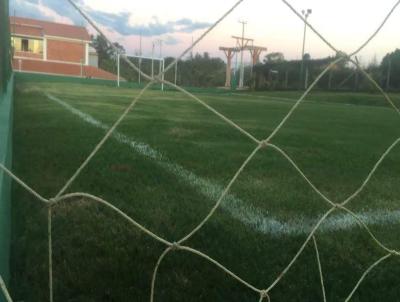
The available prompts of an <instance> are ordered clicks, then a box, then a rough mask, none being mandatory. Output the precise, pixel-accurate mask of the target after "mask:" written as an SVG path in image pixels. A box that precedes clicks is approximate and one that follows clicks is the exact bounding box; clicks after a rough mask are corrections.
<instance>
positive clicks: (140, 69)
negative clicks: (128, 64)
mask: <svg viewBox="0 0 400 302" xmlns="http://www.w3.org/2000/svg"><path fill="white" fill-rule="evenodd" d="M139 56H140V57H141V56H142V33H140V37H139ZM141 82H142V59H141V58H139V85H140V84H141Z"/></svg>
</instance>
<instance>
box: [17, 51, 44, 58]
mask: <svg viewBox="0 0 400 302" xmlns="http://www.w3.org/2000/svg"><path fill="white" fill-rule="evenodd" d="M14 56H16V57H24V58H34V59H43V55H42V54H37V53H33V52H28V51H16V52H15V53H14Z"/></svg>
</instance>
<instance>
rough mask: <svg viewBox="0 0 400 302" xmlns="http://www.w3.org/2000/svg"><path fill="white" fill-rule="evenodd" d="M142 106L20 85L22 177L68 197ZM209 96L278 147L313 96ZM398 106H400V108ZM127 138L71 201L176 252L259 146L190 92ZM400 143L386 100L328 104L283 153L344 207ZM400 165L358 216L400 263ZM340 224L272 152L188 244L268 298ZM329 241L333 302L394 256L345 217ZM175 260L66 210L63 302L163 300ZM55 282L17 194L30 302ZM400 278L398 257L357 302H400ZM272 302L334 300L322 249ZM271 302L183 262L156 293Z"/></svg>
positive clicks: (102, 94)
mask: <svg viewBox="0 0 400 302" xmlns="http://www.w3.org/2000/svg"><path fill="white" fill-rule="evenodd" d="M138 93H139V91H138V90H133V89H117V88H111V87H105V86H93V85H91V86H85V85H80V84H68V83H46V82H42V83H35V82H29V81H19V82H17V87H16V99H15V121H14V161H13V171H14V172H15V173H16V174H17V175H18V176H19V177H20V178H21V179H23V180H24V181H25V182H26V183H28V184H29V185H30V186H31V187H33V188H34V189H35V190H37V191H38V192H39V193H41V194H42V195H44V196H46V197H53V196H54V195H55V194H56V193H57V192H58V191H59V190H60V189H61V187H62V186H63V185H64V184H65V182H66V181H67V180H68V178H69V177H70V176H71V175H72V174H73V173H74V172H75V170H76V169H77V168H78V167H79V165H80V164H81V163H82V162H83V160H84V159H85V158H86V157H87V156H88V154H89V153H90V152H91V151H92V149H93V148H94V146H95V145H96V144H97V143H98V142H99V140H100V139H101V138H102V137H103V136H104V134H105V130H104V129H105V128H106V127H107V126H110V125H112V123H113V122H114V121H115V120H116V119H117V118H118V117H119V115H120V114H121V113H122V112H123V110H124V109H125V108H126V106H127V105H128V104H129V103H130V102H131V100H132V99H133V98H134V97H135V96H136V95H137V94H138ZM49 95H50V96H51V97H50V98H49ZM197 95H198V96H199V97H200V98H202V99H203V100H204V101H205V102H206V103H207V104H209V105H210V106H212V107H214V108H215V109H217V110H218V111H219V112H221V113H222V114H224V115H226V116H227V117H228V118H230V119H232V120H233V121H234V122H236V123H237V124H238V125H240V126H241V127H243V128H244V129H245V130H247V131H249V132H250V133H251V134H252V135H254V136H255V137H257V138H258V139H263V138H266V137H267V136H268V135H269V134H270V133H271V132H272V131H273V130H274V128H275V127H276V126H277V125H278V124H279V122H280V121H281V119H282V118H283V117H284V116H285V115H286V114H287V112H288V111H289V110H290V108H291V106H293V104H294V101H295V99H296V97H299V95H300V93H298V92H286V93H283V92H280V93H279V92H274V93H268V94H267V93H243V94H240V93H239V94H231V93H226V94H214V95H213V94H207V93H198V94H197ZM393 98H394V100H395V101H396V103H400V96H399V95H393ZM117 131H118V133H119V136H114V137H112V138H111V139H110V140H109V141H108V142H107V143H106V145H105V146H104V148H103V149H101V151H100V152H99V153H98V154H97V155H96V156H95V157H94V159H93V160H92V161H91V162H90V164H89V165H88V167H87V168H86V169H85V170H84V171H83V173H82V174H81V175H80V176H79V178H78V179H77V181H76V182H75V183H74V184H73V186H72V187H71V188H70V189H69V191H68V192H87V193H91V194H94V195H96V196H100V197H102V198H104V199H106V200H108V201H110V202H111V203H112V204H113V205H115V206H117V207H118V208H120V209H121V210H123V211H124V212H126V213H127V214H128V215H129V216H131V217H132V218H134V219H135V220H136V221H138V222H139V223H141V224H143V225H145V226H146V227H147V228H149V229H150V230H151V231H153V232H154V233H156V234H158V235H159V236H162V237H163V238H166V239H168V240H169V241H171V242H173V241H176V240H179V239H181V238H182V237H183V236H184V235H186V234H187V233H189V232H190V231H191V230H192V229H193V228H194V227H195V226H196V225H197V224H198V223H199V222H200V221H201V220H202V219H203V218H204V217H205V216H206V215H207V213H208V212H209V211H210V209H211V208H212V206H213V205H214V204H215V196H217V195H218V194H217V193H218V192H220V190H221V189H223V188H224V187H225V186H226V185H227V184H228V182H229V181H230V179H231V178H232V176H233V175H234V174H235V172H236V171H237V170H238V168H239V167H240V166H241V164H242V163H243V161H244V160H245V159H246V158H247V157H248V155H249V154H250V153H251V151H252V150H253V149H254V148H255V147H256V146H255V144H254V143H253V142H252V141H251V140H249V139H248V138H247V137H245V136H243V135H242V134H241V133H239V132H238V131H237V130H235V129H233V128H232V127H230V126H229V125H227V124H226V123H225V122H223V121H222V120H221V119H219V118H218V117H216V116H215V115H213V114H212V113H211V112H209V111H208V110H206V109H205V108H204V107H202V106H201V105H199V104H198V103H196V102H195V101H193V100H191V99H189V98H188V97H186V96H185V95H183V94H181V93H178V92H167V93H161V92H158V91H148V92H146V93H145V94H144V96H143V98H142V99H141V101H140V102H139V103H138V104H137V106H136V107H135V108H134V110H133V111H132V112H130V113H129V115H128V117H127V118H126V119H125V120H124V121H123V123H122V124H121V126H120V127H118V129H117ZM399 137H400V118H399V116H398V114H397V113H396V112H395V111H394V110H393V109H391V108H389V107H388V106H387V105H386V103H385V100H384V98H383V97H382V96H380V95H378V94H376V95H373V94H361V93H360V94H354V93H327V92H314V93H312V94H311V95H310V96H308V97H307V100H306V101H305V102H304V103H303V104H302V105H301V106H300V107H299V109H298V110H297V111H296V112H295V114H294V115H293V116H292V117H291V118H290V120H289V121H288V122H287V124H286V125H285V126H284V127H283V129H282V130H281V132H280V133H279V134H278V135H277V136H276V137H275V138H274V139H273V143H274V144H276V145H278V146H279V147H281V148H282V149H283V150H285V152H287V154H288V155H289V156H291V157H292V158H293V159H294V160H295V162H296V163H297V164H298V165H299V167H300V168H301V169H302V170H303V171H304V173H305V174H306V175H307V176H308V177H309V179H310V180H311V181H312V182H313V183H314V184H315V185H316V186H317V187H318V188H319V189H320V190H321V191H322V192H323V193H324V194H326V195H327V196H328V197H330V198H331V199H333V200H335V201H336V202H340V201H343V200H344V199H345V198H346V197H348V196H349V195H351V194H352V193H353V192H354V191H355V190H356V189H357V188H358V187H359V186H360V185H361V184H362V182H363V181H364V180H365V178H366V177H367V175H368V173H369V172H370V171H371V170H372V168H373V166H374V165H375V164H376V162H377V161H378V160H379V158H380V157H381V156H382V154H383V153H384V152H385V151H386V149H387V148H388V147H389V146H390V145H391V144H392V143H393V142H394V140H395V139H397V138H399ZM140 143H141V144H140ZM399 151H400V149H399V148H398V147H396V148H395V149H394V150H393V152H391V153H390V154H389V156H388V157H387V158H386V159H385V161H384V162H383V163H382V165H381V166H380V168H379V169H378V170H377V172H376V174H375V175H374V177H373V178H372V180H371V182H370V183H369V184H368V186H367V187H366V189H365V190H364V191H363V192H362V193H361V194H360V195H359V196H358V197H357V198H356V199H355V200H353V201H352V202H351V204H350V205H349V208H350V209H352V210H353V211H355V212H356V213H358V214H360V215H361V216H362V217H363V219H364V221H365V222H366V223H368V225H369V226H370V227H371V229H372V230H373V231H374V233H375V234H376V236H377V237H378V238H379V239H380V240H382V242H383V243H384V244H386V245H388V246H389V247H390V248H392V249H400V237H399V231H400V212H399V210H400V209H399V196H400V186H399V175H400V165H399V164H400V152H399ZM154 154H156V155H154ZM328 209H329V206H328V205H327V203H326V202H325V201H323V200H322V199H321V198H320V197H319V196H318V195H317V194H316V193H315V192H314V191H313V190H312V189H311V188H310V186H309V185H308V184H307V183H306V182H305V181H304V180H303V179H302V178H301V176H300V175H299V174H298V173H297V172H296V171H295V169H294V168H293V167H292V166H291V165H290V164H289V163H288V161H287V160H286V159H285V158H283V157H282V156H281V155H280V154H279V153H277V152H276V151H274V150H272V149H265V150H261V151H260V152H259V153H258V154H257V155H256V157H255V159H254V160H253V161H252V162H251V163H250V164H249V166H248V167H247V168H246V169H245V170H244V172H243V173H242V174H241V176H240V177H239V179H238V181H237V182H236V183H235V185H234V186H233V188H232V190H231V195H230V198H227V199H226V200H225V201H224V203H223V205H222V207H221V208H220V209H218V211H217V212H216V215H215V216H213V217H212V218H211V220H210V221H209V222H208V223H207V224H206V225H205V226H204V228H203V229H201V230H200V231H199V232H198V233H197V234H196V235H195V236H194V237H192V238H191V239H190V240H189V241H188V242H187V243H186V245H189V246H191V247H193V248H196V249H198V250H200V251H201V252H203V253H205V254H207V255H209V256H211V257H212V258H214V259H215V260H217V261H218V262H220V263H221V264H223V265H224V266H226V267H227V268H229V269H230V270H232V271H233V272H235V273H236V274H237V275H238V276H240V277H241V278H243V279H244V280H246V281H248V282H250V283H251V284H253V285H254V286H257V287H259V288H267V287H268V286H269V285H270V284H271V283H272V282H273V281H274V280H275V279H276V278H277V277H278V275H279V274H280V273H281V272H282V270H283V269H284V268H285V267H286V265H287V264H288V263H289V262H290V261H291V259H292V258H293V257H294V255H295V254H296V253H297V251H298V249H299V248H300V246H301V245H302V243H303V242H304V240H305V239H306V237H307V236H308V233H309V232H310V230H311V227H312V225H313V224H315V223H316V222H317V220H318V219H319V218H320V217H321V216H322V215H323V214H324V213H325V212H326V211H327V210H328ZM316 237H317V240H318V243H319V250H320V256H321V263H322V269H323V272H324V277H325V285H326V292H327V300H328V301H332V302H333V301H343V300H344V299H345V298H346V297H347V296H348V295H349V293H350V292H351V290H352V289H353V288H354V286H355V285H356V283H357V281H358V280H359V279H360V277H361V275H362V274H363V273H364V272H365V270H366V269H367V268H368V267H369V266H370V265H371V264H373V263H374V262H375V261H376V260H378V259H379V258H380V257H382V256H383V255H385V252H384V251H382V250H381V249H380V248H378V247H377V245H376V244H374V243H373V242H372V240H371V238H370V237H369V236H368V234H367V233H366V232H365V230H364V229H361V228H360V227H359V226H357V224H356V223H355V221H354V220H353V219H352V218H350V217H349V216H348V215H345V214H344V213H341V212H337V213H335V214H333V215H332V216H331V217H329V221H327V222H326V223H325V224H324V225H322V227H321V229H320V230H319V231H318V232H317V233H316ZM164 249H165V246H163V245H162V244H160V243H158V242H156V241H154V240H153V239H152V238H150V237H148V236H147V235H145V234H143V233H142V232H140V231H139V230H137V229H135V228H134V227H132V225H130V224H128V223H127V222H126V221H124V220H122V219H121V218H120V217H119V216H117V215H116V214H114V213H113V212H111V211H110V210H108V209H106V208H104V207H102V206H99V205H96V204H95V203H93V202H90V201H88V200H84V199H80V200H75V201H68V202H64V203H62V204H60V205H59V206H58V207H57V208H56V209H55V212H54V215H53V253H54V254H53V255H54V259H53V265H54V290H55V301H74V302H75V301H148V300H149V296H150V283H151V276H152V273H153V268H154V266H155V264H156V262H157V259H158V257H159V256H160V254H161V253H162V251H163V250H164ZM47 269H48V268H47V209H46V207H45V206H43V205H42V204H41V203H40V202H38V201H37V200H35V198H34V197H32V196H31V195H30V194H29V193H27V192H26V191H25V190H24V189H23V188H21V187H20V186H18V185H16V184H15V185H14V186H13V246H12V272H13V276H12V286H11V287H12V295H13V297H14V299H15V301H46V300H48V272H47ZM399 276H400V263H399V259H397V258H396V257H392V258H390V259H389V260H387V261H385V262H383V263H382V264H381V265H380V266H378V267H377V268H376V269H374V270H373V271H372V272H371V273H370V274H369V275H368V276H367V278H366V280H365V281H364V282H363V283H362V285H361V287H360V289H359V290H358V291H357V293H356V294H355V296H354V298H353V300H352V301H398V299H399V297H400V287H399V286H398V284H399V281H400V277H399ZM270 296H271V301H322V293H321V286H320V281H319V274H318V266H317V262H316V257H315V251H314V248H313V246H312V244H310V245H308V246H307V248H306V250H305V251H304V253H303V254H302V255H301V256H300V258H299V259H298V261H297V262H296V264H295V265H294V266H293V268H292V269H291V270H290V271H289V273H288V274H287V275H286V276H285V278H284V279H282V281H281V282H280V283H279V284H278V285H277V286H276V287H275V288H274V289H273V290H272V291H271V293H270ZM258 299H259V297H258V295H257V294H255V293H254V292H253V291H251V290H249V289H247V288H246V287H244V286H243V285H242V284H240V283H238V282H237V281H235V280H234V279H232V278H231V277H229V276H227V275H226V274H225V273H224V272H222V271H221V270H220V269H218V268H216V267H215V266H214V265H212V264H211V263H209V262H207V261H206V260H204V259H202V258H199V257H197V256H195V255H192V254H189V253H186V252H183V251H177V252H173V253H171V254H169V255H168V256H167V257H166V259H165V261H164V262H163V263H162V264H161V267H160V271H159V275H158V279H157V283H156V295H155V300H156V301H258Z"/></svg>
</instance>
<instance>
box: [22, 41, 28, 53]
mask: <svg viewBox="0 0 400 302" xmlns="http://www.w3.org/2000/svg"><path fill="white" fill-rule="evenodd" d="M21 50H22V51H29V40H28V39H21Z"/></svg>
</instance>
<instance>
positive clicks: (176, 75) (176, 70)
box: [174, 60, 178, 85]
mask: <svg viewBox="0 0 400 302" xmlns="http://www.w3.org/2000/svg"><path fill="white" fill-rule="evenodd" d="M177 80H178V60H176V63H175V82H174V83H175V85H176V83H177Z"/></svg>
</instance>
